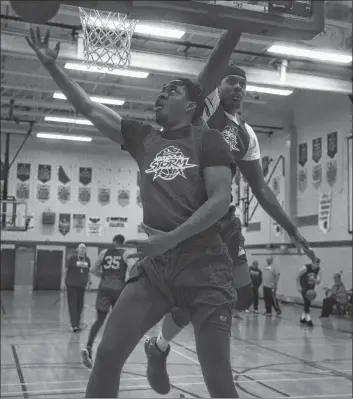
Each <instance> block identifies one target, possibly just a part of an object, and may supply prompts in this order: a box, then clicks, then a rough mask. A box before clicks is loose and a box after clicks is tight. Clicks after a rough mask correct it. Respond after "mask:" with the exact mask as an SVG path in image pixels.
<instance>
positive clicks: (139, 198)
mask: <svg viewBox="0 0 353 399" xmlns="http://www.w3.org/2000/svg"><path fill="white" fill-rule="evenodd" d="M136 204H137V205H138V206H139V207H140V208H142V198H141V194H140V190H139V189H137V191H136Z"/></svg>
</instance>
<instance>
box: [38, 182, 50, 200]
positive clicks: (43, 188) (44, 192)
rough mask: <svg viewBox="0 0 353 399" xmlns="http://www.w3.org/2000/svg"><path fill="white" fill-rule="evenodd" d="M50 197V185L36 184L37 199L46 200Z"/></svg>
mask: <svg viewBox="0 0 353 399" xmlns="http://www.w3.org/2000/svg"><path fill="white" fill-rule="evenodd" d="M49 198H50V185H49V184H38V185H37V200H39V201H41V202H46V201H48V200H49Z"/></svg>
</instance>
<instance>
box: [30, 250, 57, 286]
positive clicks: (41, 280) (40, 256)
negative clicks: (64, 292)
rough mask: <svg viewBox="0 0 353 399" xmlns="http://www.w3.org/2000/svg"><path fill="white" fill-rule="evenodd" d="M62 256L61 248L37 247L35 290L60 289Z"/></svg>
mask: <svg viewBox="0 0 353 399" xmlns="http://www.w3.org/2000/svg"><path fill="white" fill-rule="evenodd" d="M63 257H64V252H63V250H61V249H37V259H36V271H35V278H34V284H33V289H34V290H35V291H41V290H53V291H60V286H61V276H62V265H63Z"/></svg>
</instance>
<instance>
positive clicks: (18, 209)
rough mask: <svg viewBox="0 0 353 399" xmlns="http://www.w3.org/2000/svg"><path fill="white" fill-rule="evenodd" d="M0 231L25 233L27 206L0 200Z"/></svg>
mask: <svg viewBox="0 0 353 399" xmlns="http://www.w3.org/2000/svg"><path fill="white" fill-rule="evenodd" d="M0 223H1V231H26V230H27V228H28V223H29V220H28V215H27V204H26V203H25V202H20V201H16V200H15V199H12V200H1V207H0Z"/></svg>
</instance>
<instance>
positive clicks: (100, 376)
mask: <svg viewBox="0 0 353 399" xmlns="http://www.w3.org/2000/svg"><path fill="white" fill-rule="evenodd" d="M169 311H170V304H169V302H168V301H167V300H166V299H165V297H164V296H162V295H161V293H160V291H159V290H158V288H156V287H154V286H152V284H151V282H150V280H149V278H148V277H147V275H146V274H145V273H143V274H142V275H140V276H139V277H138V278H135V279H132V280H131V281H130V282H129V283H128V284H127V285H126V286H125V288H124V290H123V292H122V294H121V296H120V298H119V300H118V301H117V303H116V304H115V306H114V308H113V310H112V312H111V314H110V316H109V318H108V321H107V324H106V327H105V329H104V333H103V337H102V340H101V342H100V344H99V346H98V349H97V355H96V359H95V362H94V366H93V369H92V373H91V375H90V379H89V382H88V386H87V390H86V397H87V398H96V397H100V398H116V397H117V394H118V391H119V384H120V374H121V370H122V368H123V366H124V364H125V362H126V360H127V358H128V357H129V356H130V354H131V352H132V351H133V350H134V348H135V347H136V345H137V344H138V342H139V341H140V340H141V338H142V337H143V336H144V334H145V333H146V332H147V331H148V330H149V329H150V328H152V327H153V326H154V325H155V324H156V323H157V322H158V321H159V320H160V319H161V318H162V317H163V316H164V315H165V314H166V313H167V312H169ZM132 315H133V316H132Z"/></svg>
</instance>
